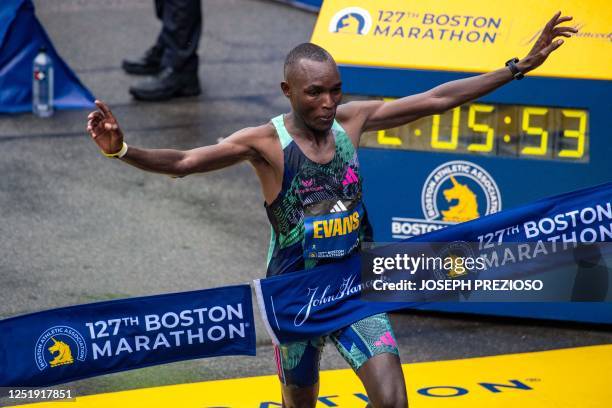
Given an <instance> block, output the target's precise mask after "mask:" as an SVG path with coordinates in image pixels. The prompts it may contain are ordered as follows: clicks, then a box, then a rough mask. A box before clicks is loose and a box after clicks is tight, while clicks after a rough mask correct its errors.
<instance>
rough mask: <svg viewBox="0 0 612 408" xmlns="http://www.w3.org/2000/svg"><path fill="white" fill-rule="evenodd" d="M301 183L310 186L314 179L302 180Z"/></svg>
mask: <svg viewBox="0 0 612 408" xmlns="http://www.w3.org/2000/svg"><path fill="white" fill-rule="evenodd" d="M301 183H302V185H303V186H304V187H312V185H313V184H314V180H313V179H310V180H302V181H301Z"/></svg>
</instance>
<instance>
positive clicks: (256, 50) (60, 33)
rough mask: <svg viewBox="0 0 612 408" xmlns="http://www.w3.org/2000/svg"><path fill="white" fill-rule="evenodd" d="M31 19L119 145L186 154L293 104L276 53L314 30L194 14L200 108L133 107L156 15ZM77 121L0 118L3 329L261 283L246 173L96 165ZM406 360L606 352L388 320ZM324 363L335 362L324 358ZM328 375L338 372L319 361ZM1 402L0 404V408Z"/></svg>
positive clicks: (452, 322)
mask: <svg viewBox="0 0 612 408" xmlns="http://www.w3.org/2000/svg"><path fill="white" fill-rule="evenodd" d="M35 5H36V8H37V16H38V17H39V19H40V21H41V22H42V24H43V25H44V27H45V28H46V30H47V32H48V34H49V35H50V37H51V39H52V40H53V42H54V44H55V46H56V48H57V50H58V52H59V53H60V55H61V56H62V57H63V58H64V59H65V61H66V62H67V63H68V64H69V65H70V66H71V67H72V68H73V69H74V71H75V72H76V74H77V75H78V76H79V78H80V79H81V80H82V82H83V83H84V84H85V85H86V86H87V87H88V88H89V89H90V90H91V91H92V92H93V94H94V95H96V97H97V98H99V99H102V100H104V101H106V102H107V103H108V104H109V105H110V107H111V108H112V109H113V112H114V113H115V115H116V116H117V118H118V120H119V123H120V125H121V126H122V128H123V129H124V133H125V135H126V139H127V142H128V143H129V144H132V145H138V146H142V147H149V148H163V147H166V148H178V149H189V148H193V147H197V146H202V145H207V144H212V143H216V142H217V140H218V139H219V138H221V137H225V136H228V135H229V134H231V133H232V132H235V131H237V130H239V129H241V128H243V127H246V126H253V125H258V124H262V123H265V122H267V121H268V120H269V118H271V117H273V116H275V115H277V114H278V113H280V112H287V111H288V110H289V104H288V102H287V100H286V99H285V98H284V96H283V95H282V94H281V91H280V86H279V84H280V81H281V79H282V64H283V60H284V57H285V54H286V53H287V52H288V51H289V50H290V49H291V48H292V47H293V46H295V45H297V44H299V43H301V42H305V41H308V40H309V38H310V34H311V32H312V29H313V26H314V23H315V20H316V15H315V14H312V13H309V12H306V11H302V10H298V9H295V8H292V7H289V6H285V5H282V4H279V3H276V2H270V1H263V0H204V2H203V10H204V21H205V23H204V32H203V36H202V41H201V44H200V61H201V65H200V76H201V81H202V86H203V94H202V95H201V96H199V97H194V98H183V99H177V100H174V101H171V102H164V103H144V102H137V101H134V100H133V99H132V98H131V97H130V95H129V94H128V91H127V89H128V87H129V86H130V85H131V84H133V83H135V82H137V81H138V80H139V78H137V77H131V76H128V75H126V74H125V73H124V72H123V71H122V70H121V68H120V66H121V60H122V58H124V57H127V56H134V55H139V54H140V53H142V52H143V51H144V50H145V49H146V48H147V47H149V46H150V45H151V44H152V42H153V41H154V38H155V37H156V35H157V33H158V31H159V28H160V25H159V22H158V21H157V20H156V19H155V16H154V11H153V4H152V1H151V0H109V1H104V2H100V1H96V0H44V1H43V0H38V1H35ZM87 113H88V112H87V111H61V112H57V113H56V114H55V115H54V116H53V117H52V118H49V119H40V118H36V117H34V116H32V115H30V114H23V115H16V116H0V151H1V152H2V155H0V174H1V175H2V177H0V209H1V211H0V259H2V262H1V263H0V299H2V301H1V302H0V318H6V317H9V316H15V315H19V314H23V313H29V312H34V311H39V310H44V309H50V308H56V307H60V306H66V305H73V304H81V303H88V302H94V301H100V300H107V299H114V298H124V297H134V296H143V295H151V294H159V293H168V292H180V291H187V290H194V289H201V288H209V287H216V286H223V285H229V284H236V283H244V282H249V281H251V280H252V279H255V278H259V277H262V276H264V275H265V256H266V253H267V244H268V241H269V235H268V234H269V226H268V222H267V219H266V216H265V211H264V208H263V198H262V195H261V192H260V189H259V186H258V181H257V178H256V176H255V174H254V172H253V171H252V170H251V168H250V166H249V165H247V164H242V165H238V166H235V167H233V168H230V169H225V170H223V171H217V172H213V173H209V174H206V175H196V176H190V177H186V178H184V179H171V178H168V177H165V176H160V175H156V174H150V173H145V172H142V171H140V170H137V169H134V168H130V167H128V166H126V165H125V164H122V163H120V162H118V161H113V160H108V159H106V158H105V157H103V156H102V155H100V154H99V152H98V150H97V148H96V146H95V145H94V144H93V143H92V141H91V140H90V139H89V136H88V135H87V134H86V133H85V126H86V116H87ZM392 319H393V321H394V327H395V331H396V334H397V336H398V342H399V344H400V348H401V350H402V355H401V357H402V361H403V362H406V363H410V362H424V361H435V360H450V359H459V358H467V357H477V356H488V355H498V354H507V353H516V352H525V351H538V350H548V349H556V348H564V347H575V346H586V345H594V344H608V343H612V331H611V330H610V328H609V327H607V328H606V327H600V326H587V325H579V324H570V323H562V322H541V321H529V320H518V319H507V318H506V319H503V318H494V317H479V316H465V315H460V316H457V315H444V314H437V313H424V312H407V313H402V314H395V315H393V317H392ZM256 326H257V336H258V355H257V357H223V358H214V359H207V360H194V361H188V362H181V363H173V364H166V365H163V366H157V367H150V368H145V369H139V370H133V371H129V372H124V373H118V374H111V375H105V376H101V377H98V378H92V379H88V380H82V381H78V382H75V383H72V384H70V385H71V386H73V387H75V389H76V390H77V392H78V394H79V395H86V394H95V393H101V392H110V391H119V390H125V389H132V388H140V387H150V386H156V385H162V384H176V383H183V382H197V381H205V380H213V379H226V378H236V377H245V376H255V375H267V374H272V373H274V372H275V364H274V361H273V357H272V349H271V347H270V340H269V338H268V336H267V334H266V333H265V330H264V328H263V325H262V324H261V320H259V318H258V320H257V321H256ZM329 348H333V347H329ZM321 367H322V368H323V369H331V368H345V367H346V364H345V363H344V361H343V360H342V358H341V357H340V355H339V354H338V353H337V352H335V351H331V350H329V351H328V352H326V353H325V355H324V357H323V361H322V362H321ZM0 403H1V401H0Z"/></svg>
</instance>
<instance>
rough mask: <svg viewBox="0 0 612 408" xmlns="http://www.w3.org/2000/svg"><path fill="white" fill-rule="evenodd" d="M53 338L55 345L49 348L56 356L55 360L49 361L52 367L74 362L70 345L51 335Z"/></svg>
mask: <svg viewBox="0 0 612 408" xmlns="http://www.w3.org/2000/svg"><path fill="white" fill-rule="evenodd" d="M51 340H53V345H52V346H51V347H49V348H48V349H47V350H49V352H50V353H51V354H52V355H53V356H54V357H55V358H54V359H53V360H51V361H49V364H50V365H51V367H55V366H59V365H64V364H72V363H74V359H73V358H72V351H70V346H69V345H68V344H66V343H64V342H63V341H60V340H55V338H54V337H51ZM54 353H57V354H54Z"/></svg>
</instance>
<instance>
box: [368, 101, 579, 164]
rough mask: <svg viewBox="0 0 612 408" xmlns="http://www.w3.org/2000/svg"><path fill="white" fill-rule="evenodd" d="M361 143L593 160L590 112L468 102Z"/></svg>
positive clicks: (526, 156)
mask: <svg viewBox="0 0 612 408" xmlns="http://www.w3.org/2000/svg"><path fill="white" fill-rule="evenodd" d="M385 100H390V99H386V98H385ZM361 146H364V147H378V148H391V149H404V150H416V151H430V152H447V153H461V154H479V155H486V156H501V157H515V158H521V159H522V158H529V159H540V160H562V161H573V162H583V163H587V162H588V161H589V113H588V111H587V110H584V109H577V108H553V107H548V106H525V105H505V104H489V103H468V104H465V105H461V106H458V107H456V108H454V109H452V110H450V111H447V112H444V113H442V114H439V115H433V116H428V117H425V118H421V119H418V120H416V121H414V122H411V123H409V124H407V125H404V126H400V127H398V128H394V129H390V130H381V131H377V132H366V133H364V135H363V136H362V138H361Z"/></svg>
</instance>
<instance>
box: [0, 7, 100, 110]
mask: <svg viewBox="0 0 612 408" xmlns="http://www.w3.org/2000/svg"><path fill="white" fill-rule="evenodd" d="M42 46H45V47H46V48H47V53H48V55H49V56H50V57H51V60H52V61H53V68H54V77H55V81H54V82H55V86H54V97H53V103H54V106H55V108H56V109H80V108H91V107H94V103H93V101H94V97H93V95H92V94H91V92H89V90H88V89H87V88H85V86H83V84H81V82H80V81H79V79H78V78H77V76H76V75H75V74H74V72H72V70H71V69H70V67H69V66H68V65H67V64H66V63H65V62H64V60H62V58H61V57H60V56H59V54H58V53H57V51H55V48H54V47H53V44H52V43H51V40H50V39H49V37H48V36H47V33H46V32H45V30H44V28H43V26H42V25H41V24H40V22H39V21H38V19H37V18H36V16H35V15H34V5H33V4H32V1H31V0H2V3H1V5H0V112H4V113H16V112H31V111H32V62H33V61H34V58H35V57H36V54H37V53H38V50H39V48H40V47H42Z"/></svg>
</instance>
